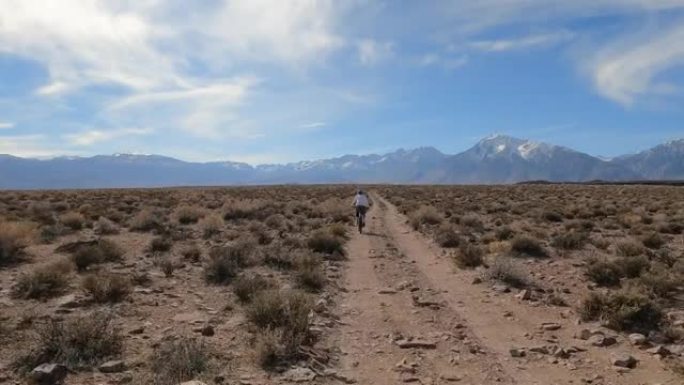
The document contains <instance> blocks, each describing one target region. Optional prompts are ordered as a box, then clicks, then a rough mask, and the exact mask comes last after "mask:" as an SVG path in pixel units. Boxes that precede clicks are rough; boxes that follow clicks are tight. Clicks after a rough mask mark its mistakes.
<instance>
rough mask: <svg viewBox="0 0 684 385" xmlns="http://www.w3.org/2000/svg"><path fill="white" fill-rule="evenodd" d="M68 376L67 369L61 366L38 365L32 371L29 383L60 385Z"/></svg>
mask: <svg viewBox="0 0 684 385" xmlns="http://www.w3.org/2000/svg"><path fill="white" fill-rule="evenodd" d="M66 376H67V368H66V366H64V365H59V364H42V365H38V366H37V367H35V368H34V369H33V370H32V371H31V375H30V376H29V382H30V383H31V384H35V385H58V384H61V383H62V382H63V381H64V379H65V378H66Z"/></svg>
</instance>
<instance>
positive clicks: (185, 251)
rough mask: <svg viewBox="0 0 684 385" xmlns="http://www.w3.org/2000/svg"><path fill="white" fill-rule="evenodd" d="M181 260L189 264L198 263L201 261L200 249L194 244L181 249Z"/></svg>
mask: <svg viewBox="0 0 684 385" xmlns="http://www.w3.org/2000/svg"><path fill="white" fill-rule="evenodd" d="M180 253H181V255H182V256H183V259H185V260H187V261H190V262H199V261H200V259H202V249H200V247H199V246H198V245H196V244H191V245H187V246H185V247H183V248H182V249H181V252H180Z"/></svg>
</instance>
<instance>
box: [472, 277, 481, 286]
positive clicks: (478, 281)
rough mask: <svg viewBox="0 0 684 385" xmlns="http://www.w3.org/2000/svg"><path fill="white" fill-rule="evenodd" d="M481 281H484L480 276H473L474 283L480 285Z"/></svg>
mask: <svg viewBox="0 0 684 385" xmlns="http://www.w3.org/2000/svg"><path fill="white" fill-rule="evenodd" d="M481 283H482V278H480V277H475V278H473V282H472V284H473V285H478V284H481Z"/></svg>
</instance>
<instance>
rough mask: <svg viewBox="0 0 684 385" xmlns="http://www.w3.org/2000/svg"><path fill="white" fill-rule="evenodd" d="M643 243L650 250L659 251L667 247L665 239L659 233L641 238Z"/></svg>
mask: <svg viewBox="0 0 684 385" xmlns="http://www.w3.org/2000/svg"><path fill="white" fill-rule="evenodd" d="M641 243H642V244H643V245H644V246H646V247H648V248H649V249H659V248H661V247H663V246H664V245H665V243H666V242H665V238H663V236H662V235H660V234H658V233H650V234H648V235H646V236H644V237H643V238H641Z"/></svg>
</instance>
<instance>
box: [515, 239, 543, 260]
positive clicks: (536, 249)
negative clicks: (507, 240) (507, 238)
mask: <svg viewBox="0 0 684 385" xmlns="http://www.w3.org/2000/svg"><path fill="white" fill-rule="evenodd" d="M511 251H512V252H513V255H515V256H529V257H535V258H543V257H547V256H548V254H547V253H546V250H544V247H542V245H541V243H540V242H539V241H538V240H537V239H534V238H531V237H529V236H525V235H518V236H516V237H514V238H513V240H511Z"/></svg>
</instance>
